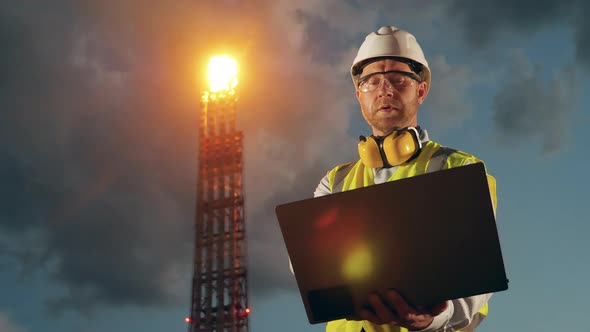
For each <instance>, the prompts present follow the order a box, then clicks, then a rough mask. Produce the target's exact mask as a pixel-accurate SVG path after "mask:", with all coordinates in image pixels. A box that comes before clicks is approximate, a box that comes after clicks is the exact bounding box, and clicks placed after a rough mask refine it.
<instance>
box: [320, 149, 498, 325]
mask: <svg viewBox="0 0 590 332" xmlns="http://www.w3.org/2000/svg"><path fill="white" fill-rule="evenodd" d="M477 162H482V161H481V160H480V159H478V158H476V157H475V156H473V155H470V154H468V153H465V152H462V151H457V150H453V149H449V148H446V147H443V146H441V145H440V144H438V143H436V142H433V141H428V142H426V143H425V144H424V145H423V147H422V149H421V151H420V153H419V154H418V156H416V157H415V158H414V159H412V160H410V161H409V162H406V163H404V164H402V165H399V166H398V167H397V169H396V170H395V171H394V172H393V174H392V175H391V177H390V178H389V179H388V180H387V181H395V180H399V179H403V178H409V177H412V176H416V175H421V174H425V173H429V172H434V171H438V170H443V169H449V168H452V167H459V166H464V165H468V164H472V163H477ZM327 177H328V184H329V188H330V191H331V192H332V193H335V192H339V191H346V190H352V189H356V188H361V187H366V186H370V185H373V184H375V181H374V173H373V169H371V168H368V167H365V166H364V165H363V163H362V162H361V161H360V160H359V161H357V162H355V163H350V164H343V165H339V166H336V167H335V168H334V169H332V170H331V171H330V172H328V175H327ZM487 179H488V186H489V189H490V197H491V199H492V204H493V206H494V211H495V209H496V205H497V199H496V180H495V179H494V177H492V176H491V175H487ZM487 314H488V304H487V303H486V304H485V305H484V306H483V307H482V308H480V309H479V311H478V312H477V314H476V315H475V316H474V317H472V320H471V322H470V323H469V325H468V326H466V327H462V329H461V330H454V329H451V331H462V332H467V331H473V330H475V327H476V326H477V325H478V324H479V322H480V321H481V320H482V319H483V318H484V317H485V316H487ZM464 325H466V324H463V326H464ZM361 329H364V331H366V332H407V331H408V330H407V329H406V328H403V327H399V326H392V325H388V324H384V325H376V324H373V323H371V322H369V321H349V320H346V319H340V320H336V321H331V322H328V324H327V326H326V332H360V331H361Z"/></svg>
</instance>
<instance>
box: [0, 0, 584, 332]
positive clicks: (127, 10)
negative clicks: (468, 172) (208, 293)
mask: <svg viewBox="0 0 590 332" xmlns="http://www.w3.org/2000/svg"><path fill="white" fill-rule="evenodd" d="M589 11H590V4H588V2H586V1H582V0H562V1H559V2H555V1H539V0H537V1H528V0H518V1H515V0H510V1H508V0H498V1H493V2H485V3H481V2H475V1H468V0H451V1H446V2H444V3H443V2H442V1H426V0H419V1H377V0H366V1H359V0H346V1H344V0H322V1H318V0H300V1H286V0H278V1H265V0H252V1H238V0H218V1H188V0H176V1H138V0H120V1H110V0H107V1H90V0H88V1H68V0H55V1H51V2H47V1H40V0H23V1H5V0H0V45H2V46H1V47H2V51H1V52H0V73H1V74H2V75H1V76H0V137H1V139H0V159H1V162H0V180H1V186H0V198H1V199H0V290H1V293H0V332H34V331H48V332H57V331H59V332H74V331H76V332H77V331H85V332H93V331H104V330H106V331H114V332H116V331H147V332H156V331H174V330H175V331H185V330H186V329H187V326H186V324H185V323H184V321H183V318H184V317H185V316H186V315H187V314H188V313H189V310H190V291H191V290H190V286H191V285H190V278H191V273H192V266H191V259H192V246H193V242H192V241H193V238H192V230H193V224H192V223H193V219H194V201H195V183H196V165H197V163H198V160H197V146H198V145H197V144H198V142H197V127H198V113H199V97H200V92H201V91H202V90H203V88H204V87H205V85H204V84H205V82H204V76H205V73H204V68H205V66H206V59H207V58H208V57H209V56H211V55H212V54H213V53H215V52H218V51H225V52H229V53H231V54H234V55H235V56H236V57H237V58H238V59H239V61H240V65H241V67H240V68H241V69H240V82H241V83H240V86H239V88H240V101H239V115H238V126H239V127H240V128H241V129H242V130H243V131H244V134H245V165H246V168H245V174H244V177H245V185H246V188H245V190H246V195H247V196H246V211H247V216H246V219H247V232H248V249H249V284H250V290H249V292H250V303H251V306H252V310H253V312H252V314H251V319H250V327H251V330H252V331H261V332H265V331H277V330H282V331H301V330H313V331H321V330H322V329H323V326H320V325H315V326H310V325H309V324H308V323H307V319H306V317H305V314H304V311H303V307H302V304H301V300H300V298H299V295H298V293H297V289H296V285H295V281H294V279H293V277H292V276H291V275H290V272H289V270H288V264H287V256H286V252H285V249H284V245H283V243H282V238H281V236H280V233H279V230H278V227H277V224H276V220H275V217H274V206H275V205H277V204H279V203H284V202H288V201H292V200H296V199H302V198H307V197H310V196H311V195H312V193H313V190H314V189H315V187H316V185H317V183H318V181H319V180H320V178H321V177H322V176H323V175H324V174H325V173H326V172H327V171H328V169H330V168H331V167H332V166H334V165H335V164H338V163H342V162H347V161H351V160H354V159H355V158H357V157H356V155H355V151H356V141H355V140H356V137H358V135H359V134H368V133H369V131H368V127H367V126H366V125H365V124H364V123H363V119H362V117H361V116H360V114H359V110H358V106H357V104H356V100H355V98H354V90H353V86H352V83H351V81H350V77H349V74H348V70H349V68H350V65H351V61H352V59H353V58H354V55H355V51H356V48H357V47H358V46H359V45H360V43H361V42H362V40H363V39H364V37H365V35H366V34H368V33H369V32H371V31H374V30H377V29H378V28H379V27H380V26H382V25H396V26H399V27H401V28H404V29H406V30H409V31H411V32H413V33H414V35H415V36H416V37H417V39H418V40H419V42H420V43H421V45H422V47H423V49H424V51H425V53H426V56H427V59H428V61H429V63H430V67H431V70H432V77H433V83H432V90H431V92H430V94H429V96H428V98H427V100H426V103H425V104H424V105H423V107H422V108H421V111H420V119H419V122H420V124H421V125H422V126H423V127H425V128H426V129H428V131H429V133H430V136H431V138H432V139H434V140H436V141H439V142H441V143H443V144H445V145H447V146H451V147H453V148H456V149H461V150H465V151H468V152H470V153H472V154H475V155H477V156H478V157H480V158H482V159H484V160H485V161H486V164H487V166H488V170H489V171H490V172H491V173H492V174H493V175H494V176H495V177H496V178H497V181H498V198H499V205H498V228H499V232H500V240H501V243H502V246H503V252H504V256H505V261H506V267H507V273H508V277H509V278H510V289H509V290H508V291H506V292H502V293H498V294H496V295H495V296H494V297H493V299H492V301H491V314H490V317H489V318H488V319H487V320H486V321H485V322H484V324H483V325H482V327H481V328H480V330H479V331H483V332H486V331H498V330H504V331H541V332H543V331H547V332H548V331H556V330H566V331H573V330H579V329H581V328H582V327H583V326H587V323H585V321H584V319H583V318H582V317H585V316H586V311H587V310H586V308H585V305H586V302H587V301H586V299H587V298H588V297H590V288H589V285H588V284H587V280H590V266H589V263H588V259H587V257H586V256H587V254H588V253H589V252H590V244H588V239H587V237H588V236H587V235H588V234H590V224H589V223H588V222H587V221H588V215H589V214H590V207H589V205H588V204H587V200H588V197H590V189H588V185H589V184H590V181H589V176H588V175H587V168H588V165H589V164H590V156H588V151H589V150H588V148H587V147H585V146H586V144H585V143H584V139H585V138H586V137H585V135H584V134H583V133H584V130H586V128H587V127H588V124H589V123H590V121H589V114H588V111H587V109H588V105H589V104H590V99H589V97H588V95H587V93H586V91H590V90H589V88H590V84H589V83H590V81H589V77H590V76H589V73H590V37H588V36H590V23H589V22H590V21H588V20H587V19H586V18H585V15H584V14H583V13H587V12H589ZM466 245H467V246H468V244H466Z"/></svg>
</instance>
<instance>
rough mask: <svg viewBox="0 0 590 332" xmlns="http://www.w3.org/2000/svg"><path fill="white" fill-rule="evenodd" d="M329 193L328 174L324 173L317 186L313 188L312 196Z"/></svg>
mask: <svg viewBox="0 0 590 332" xmlns="http://www.w3.org/2000/svg"><path fill="white" fill-rule="evenodd" d="M331 193H332V190H330V180H329V179H328V174H326V175H325V176H324V177H323V178H322V180H321V181H320V183H319V184H318V187H317V188H316V189H315V192H314V193H313V197H314V198H315V197H320V196H326V195H330V194H331Z"/></svg>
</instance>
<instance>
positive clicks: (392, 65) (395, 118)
mask: <svg viewBox="0 0 590 332" xmlns="http://www.w3.org/2000/svg"><path fill="white" fill-rule="evenodd" d="M390 70H398V71H404V72H411V70H410V67H409V66H408V65H407V64H406V63H403V62H399V61H396V60H392V59H385V60H379V61H376V62H373V63H370V64H368V65H367V66H365V67H364V68H363V71H362V73H361V75H360V78H361V79H362V78H363V77H366V76H367V75H370V74H372V73H378V72H386V71H390ZM386 76H387V75H386ZM379 77H383V75H375V77H373V81H379ZM391 83H393V82H391ZM426 92H427V84H426V82H422V83H418V82H417V81H415V80H412V79H409V78H408V80H407V82H406V83H405V86H403V87H400V86H398V87H397V88H396V87H394V84H389V82H387V81H382V82H381V84H379V85H378V86H377V88H376V89H375V90H373V91H368V92H363V91H361V90H360V89H359V88H358V87H357V90H356V97H357V99H358V101H359V104H360V106H361V111H362V113H363V116H364V118H365V120H366V121H367V123H368V124H369V125H370V126H371V128H372V129H373V135H375V136H386V135H389V134H390V133H392V132H393V131H394V130H397V129H400V128H404V127H415V126H417V125H418V107H419V106H420V105H421V104H422V103H423V102H424V98H426Z"/></svg>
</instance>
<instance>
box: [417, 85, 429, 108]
mask: <svg viewBox="0 0 590 332" xmlns="http://www.w3.org/2000/svg"><path fill="white" fill-rule="evenodd" d="M428 88H429V86H428V83H426V82H420V83H419V84H418V104H420V105H422V103H423V102H424V99H426V96H427V95H428V90H429V89H428Z"/></svg>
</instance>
